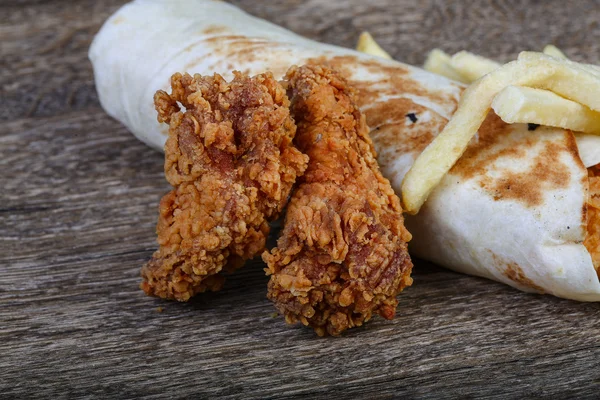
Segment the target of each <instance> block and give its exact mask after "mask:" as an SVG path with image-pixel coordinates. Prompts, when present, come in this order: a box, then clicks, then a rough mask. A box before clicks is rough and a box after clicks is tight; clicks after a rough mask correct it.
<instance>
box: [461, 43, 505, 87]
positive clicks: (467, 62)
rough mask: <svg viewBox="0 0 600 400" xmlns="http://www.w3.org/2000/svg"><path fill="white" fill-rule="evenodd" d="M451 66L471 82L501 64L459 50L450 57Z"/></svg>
mask: <svg viewBox="0 0 600 400" xmlns="http://www.w3.org/2000/svg"><path fill="white" fill-rule="evenodd" d="M450 66H452V68H454V70H456V71H457V72H458V73H459V74H460V75H462V76H464V77H465V78H466V79H468V81H469V82H475V81H476V80H477V79H479V78H481V77H482V76H483V75H485V74H487V73H490V72H492V71H493V70H495V69H497V68H499V67H500V64H498V63H497V62H496V61H492V60H490V59H488V58H485V57H481V56H478V55H476V54H473V53H469V52H468V51H459V52H458V53H456V54H455V55H453V56H452V58H451V59H450Z"/></svg>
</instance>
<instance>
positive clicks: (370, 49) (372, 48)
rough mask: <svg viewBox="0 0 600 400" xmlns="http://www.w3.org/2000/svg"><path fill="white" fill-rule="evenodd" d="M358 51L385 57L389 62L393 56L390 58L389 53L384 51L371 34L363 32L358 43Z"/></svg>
mask: <svg viewBox="0 0 600 400" xmlns="http://www.w3.org/2000/svg"><path fill="white" fill-rule="evenodd" d="M356 50H358V51H360V52H361V53H366V54H370V55H372V56H378V57H383V58H387V59H388V60H391V59H392V56H390V55H389V54H388V52H387V51H385V50H384V49H382V48H381V46H379V45H378V44H377V42H376V41H375V39H373V36H371V34H370V33H369V32H363V33H361V34H360V36H359V37H358V43H357V44H356Z"/></svg>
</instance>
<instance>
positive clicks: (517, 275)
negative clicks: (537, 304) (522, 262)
mask: <svg viewBox="0 0 600 400" xmlns="http://www.w3.org/2000/svg"><path fill="white" fill-rule="evenodd" d="M487 251H488V252H489V253H490V255H491V256H492V259H493V261H494V266H495V267H496V268H498V269H499V270H500V272H502V274H503V275H504V276H506V277H507V278H508V279H510V280H511V281H513V282H515V283H518V284H519V285H521V286H525V287H528V288H530V289H533V290H536V291H538V292H539V293H540V294H543V293H544V289H543V288H542V287H541V286H538V285H536V284H535V282H533V281H532V280H531V279H529V278H528V277H527V275H525V272H524V271H523V268H521V267H520V266H519V265H518V264H517V263H515V262H512V261H511V262H509V261H506V260H505V259H503V258H502V257H500V256H498V255H497V254H496V253H494V252H493V251H492V250H490V249H487Z"/></svg>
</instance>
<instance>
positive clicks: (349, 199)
mask: <svg viewBox="0 0 600 400" xmlns="http://www.w3.org/2000/svg"><path fill="white" fill-rule="evenodd" d="M286 79H287V80H288V85H289V87H288V96H289V97H290V99H291V101H292V106H291V110H292V115H293V116H294V119H295V120H296V124H297V127H298V132H297V134H296V139H295V140H294V143H296V145H297V146H298V148H299V149H300V150H301V151H302V152H304V153H306V154H307V155H308V156H309V158H310V161H309V164H308V169H307V170H306V173H305V174H304V176H302V177H301V178H299V179H298V185H299V186H298V188H297V190H296V191H295V193H294V194H293V196H292V199H291V200H290V203H289V204H288V208H287V213H286V217H285V222H284V226H283V231H282V234H281V237H280V238H279V239H278V242H277V247H275V248H274V249H272V250H271V252H268V251H265V252H264V253H263V259H264V261H265V262H266V263H267V265H268V268H267V270H266V271H267V274H268V275H270V276H271V278H270V281H269V285H268V297H269V298H270V299H271V300H272V301H273V302H275V305H276V307H277V308H278V309H279V311H280V312H281V313H282V314H284V315H285V318H286V321H287V322H288V323H295V322H297V321H300V322H302V323H303V324H304V325H308V326H311V327H313V328H314V329H315V331H316V332H317V334H319V335H320V336H323V335H325V334H327V333H328V334H330V335H339V334H340V333H341V332H342V331H344V330H345V329H348V328H351V327H354V326H360V325H362V324H363V322H365V321H367V320H369V319H370V318H371V315H372V314H373V313H378V314H379V315H381V316H382V317H384V318H387V319H391V318H393V317H394V315H395V312H396V307H397V305H398V301H397V299H396V295H397V294H398V293H399V292H400V291H401V290H402V289H403V288H404V287H406V286H408V285H410V284H411V283H412V279H411V277H410V273H411V270H412V262H411V260H410V257H409V255H408V252H407V244H406V243H407V242H408V241H409V240H410V238H411V236H410V234H409V233H408V231H407V230H406V229H405V228H404V220H403V217H402V209H401V206H400V200H399V199H398V197H397V196H396V195H395V194H394V191H393V190H392V188H391V186H390V183H389V181H388V180H387V179H385V178H384V177H383V176H382V175H381V173H380V172H379V167H378V165H377V162H376V160H375V152H374V149H373V145H372V143H371V139H370V138H369V134H368V128H367V126H366V123H365V117H364V115H362V114H361V113H360V111H359V109H358V107H357V105H356V101H355V94H354V91H353V90H352V89H351V88H350V87H349V86H348V83H347V82H346V81H345V80H344V79H342V78H341V77H340V76H339V75H337V74H336V73H335V72H333V71H331V70H329V69H326V68H324V67H319V66H304V67H300V68H296V67H293V68H292V69H290V71H288V74H287V77H286Z"/></svg>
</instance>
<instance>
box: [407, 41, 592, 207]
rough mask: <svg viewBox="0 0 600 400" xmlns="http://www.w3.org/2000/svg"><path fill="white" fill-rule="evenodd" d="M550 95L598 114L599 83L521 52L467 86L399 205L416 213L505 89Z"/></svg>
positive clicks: (569, 66) (560, 63) (568, 66)
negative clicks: (536, 90)
mask: <svg viewBox="0 0 600 400" xmlns="http://www.w3.org/2000/svg"><path fill="white" fill-rule="evenodd" d="M510 85H513V86H529V87H535V88H540V89H547V90H551V91H553V92H555V93H557V94H559V95H561V96H563V97H566V98H568V99H571V100H573V101H575V102H578V103H580V104H583V105H586V106H588V107H589V108H591V109H592V110H595V111H600V78H599V77H598V76H596V75H595V74H593V73H591V72H589V71H588V70H586V69H583V68H581V67H580V64H577V63H574V62H572V61H568V60H559V59H556V58H553V57H550V56H547V55H544V54H541V53H530V52H522V53H521V54H520V55H519V58H518V60H517V61H512V62H509V63H508V64H505V65H504V66H502V67H500V68H498V69H496V70H494V71H492V72H490V73H488V74H487V75H485V76H483V77H482V78H481V79H479V80H478V81H477V82H475V83H474V84H472V85H471V86H469V87H468V88H467V89H466V90H465V92H464V94H463V96H462V98H461V100H460V103H459V105H458V108H457V110H456V112H455V113H454V115H453V117H452V119H451V120H450V121H449V122H448V124H447V125H446V127H445V128H444V129H443V131H442V132H441V133H440V134H439V135H438V136H437V137H436V138H435V139H434V140H433V141H432V142H431V143H430V144H429V146H427V147H426V148H425V150H424V151H423V152H422V153H421V154H420V155H419V157H418V158H417V159H416V160H415V163H414V164H413V166H412V167H411V169H410V170H409V171H408V173H407V174H406V176H405V177H404V181H403V182H402V202H403V205H404V208H405V209H406V210H407V212H409V213H410V214H416V213H417V212H418V211H419V209H420V208H421V206H422V205H423V203H424V202H425V200H427V197H428V196H429V194H430V193H431V191H432V190H433V189H434V188H435V187H436V186H437V185H438V184H439V183H440V181H441V180H442V179H443V177H444V175H446V173H448V171H449V170H450V169H451V168H452V166H453V165H454V164H455V163H456V161H457V160H458V159H459V158H460V156H461V155H462V154H463V153H464V151H465V149H466V148H467V146H468V144H469V141H470V140H471V138H472V137H473V136H475V134H476V133H477V129H479V127H480V126H481V124H482V123H483V121H484V119H485V117H486V115H487V113H488V111H489V110H490V108H491V105H492V101H493V99H494V97H496V95H497V94H498V93H499V92H500V91H501V90H503V89H504V88H505V87H507V86H510Z"/></svg>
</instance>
